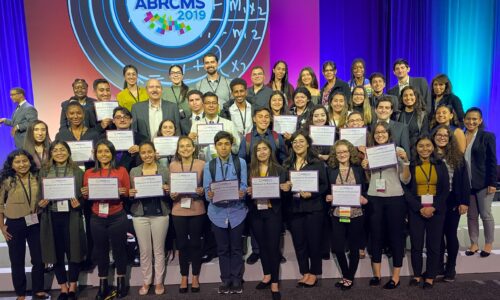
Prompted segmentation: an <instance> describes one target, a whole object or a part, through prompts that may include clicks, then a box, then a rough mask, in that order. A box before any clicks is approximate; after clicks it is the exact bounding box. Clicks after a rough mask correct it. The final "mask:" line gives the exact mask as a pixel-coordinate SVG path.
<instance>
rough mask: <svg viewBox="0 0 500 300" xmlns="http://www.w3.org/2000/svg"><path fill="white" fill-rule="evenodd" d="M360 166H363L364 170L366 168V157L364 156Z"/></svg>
mask: <svg viewBox="0 0 500 300" xmlns="http://www.w3.org/2000/svg"><path fill="white" fill-rule="evenodd" d="M361 167H363V169H365V170H368V159H366V158H365V159H363V160H362V161H361Z"/></svg>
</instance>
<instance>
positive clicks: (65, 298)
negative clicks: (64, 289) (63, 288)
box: [57, 293, 68, 300]
mask: <svg viewBox="0 0 500 300" xmlns="http://www.w3.org/2000/svg"><path fill="white" fill-rule="evenodd" d="M57 300H68V293H60V294H59V296H57Z"/></svg>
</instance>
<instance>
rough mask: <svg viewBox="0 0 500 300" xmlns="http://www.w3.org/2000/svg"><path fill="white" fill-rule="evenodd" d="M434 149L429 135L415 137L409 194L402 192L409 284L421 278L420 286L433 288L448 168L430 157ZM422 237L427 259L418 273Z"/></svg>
mask: <svg viewBox="0 0 500 300" xmlns="http://www.w3.org/2000/svg"><path fill="white" fill-rule="evenodd" d="M434 148H435V147H434V141H433V140H432V138H431V137H430V136H428V135H423V136H421V137H419V138H418V139H417V144H416V146H415V149H416V152H417V155H416V157H415V160H414V161H413V162H412V165H411V166H410V172H411V178H412V180H411V181H410V183H409V184H408V190H409V193H406V199H407V201H408V207H409V210H408V221H409V225H410V226H409V227H410V241H411V266H412V268H413V278H412V279H411V280H410V286H419V285H420V284H421V283H422V281H423V288H424V289H427V288H432V287H433V283H434V279H435V277H436V275H437V274H438V272H439V271H440V270H441V266H439V260H440V259H439V255H440V247H441V240H442V234H443V225H444V218H445V215H446V201H447V198H448V195H449V192H450V179H449V176H448V168H447V167H446V164H444V163H443V161H441V160H437V159H436V158H435V157H434ZM424 236H425V248H426V250H427V251H426V256H427V259H426V268H425V269H426V270H425V273H422V264H423V257H422V252H423V249H424ZM424 274H425V275H424Z"/></svg>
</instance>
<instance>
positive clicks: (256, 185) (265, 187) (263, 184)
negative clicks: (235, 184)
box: [252, 177, 280, 199]
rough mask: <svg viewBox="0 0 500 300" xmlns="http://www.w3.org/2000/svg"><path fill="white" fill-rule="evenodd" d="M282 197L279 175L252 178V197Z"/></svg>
mask: <svg viewBox="0 0 500 300" xmlns="http://www.w3.org/2000/svg"><path fill="white" fill-rule="evenodd" d="M270 198H280V178H279V177H255V178H252V199H270Z"/></svg>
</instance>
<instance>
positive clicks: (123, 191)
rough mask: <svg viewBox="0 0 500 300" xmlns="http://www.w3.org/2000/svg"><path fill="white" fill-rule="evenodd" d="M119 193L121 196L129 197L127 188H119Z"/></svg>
mask: <svg viewBox="0 0 500 300" xmlns="http://www.w3.org/2000/svg"><path fill="white" fill-rule="evenodd" d="M118 193H119V194H120V196H125V195H127V188H125V187H121V188H118Z"/></svg>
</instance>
